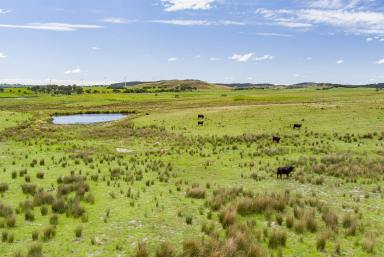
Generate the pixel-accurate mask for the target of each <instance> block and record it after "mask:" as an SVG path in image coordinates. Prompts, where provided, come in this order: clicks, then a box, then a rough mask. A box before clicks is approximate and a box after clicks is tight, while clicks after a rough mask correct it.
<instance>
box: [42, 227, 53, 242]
mask: <svg viewBox="0 0 384 257" xmlns="http://www.w3.org/2000/svg"><path fill="white" fill-rule="evenodd" d="M55 235H56V230H55V228H54V227H53V226H49V227H47V228H45V229H44V230H43V240H44V241H48V240H50V239H52V238H53V237H55Z"/></svg>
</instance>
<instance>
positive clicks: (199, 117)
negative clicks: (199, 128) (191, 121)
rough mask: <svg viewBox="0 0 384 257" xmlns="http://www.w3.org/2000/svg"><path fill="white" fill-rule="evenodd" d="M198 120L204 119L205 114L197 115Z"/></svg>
mask: <svg viewBox="0 0 384 257" xmlns="http://www.w3.org/2000/svg"><path fill="white" fill-rule="evenodd" d="M197 118H198V119H204V118H205V116H204V114H199V115H197Z"/></svg>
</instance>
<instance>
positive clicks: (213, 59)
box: [209, 57, 221, 62]
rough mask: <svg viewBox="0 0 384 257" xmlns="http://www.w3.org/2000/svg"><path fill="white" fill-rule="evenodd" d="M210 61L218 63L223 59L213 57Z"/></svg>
mask: <svg viewBox="0 0 384 257" xmlns="http://www.w3.org/2000/svg"><path fill="white" fill-rule="evenodd" d="M209 60H210V61H212V62H216V61H221V58H218V57H211V58H209Z"/></svg>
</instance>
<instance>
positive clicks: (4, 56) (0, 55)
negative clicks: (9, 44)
mask: <svg viewBox="0 0 384 257" xmlns="http://www.w3.org/2000/svg"><path fill="white" fill-rule="evenodd" d="M7 57H8V56H6V55H5V54H4V53H0V59H5V58H7Z"/></svg>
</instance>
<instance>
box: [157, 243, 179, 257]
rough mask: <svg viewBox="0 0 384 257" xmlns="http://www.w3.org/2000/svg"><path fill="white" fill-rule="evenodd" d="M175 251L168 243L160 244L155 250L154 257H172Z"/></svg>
mask: <svg viewBox="0 0 384 257" xmlns="http://www.w3.org/2000/svg"><path fill="white" fill-rule="evenodd" d="M174 256H176V254H175V250H174V249H173V247H172V246H171V244H169V243H162V244H161V245H160V246H159V248H157V250H156V257H174Z"/></svg>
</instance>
